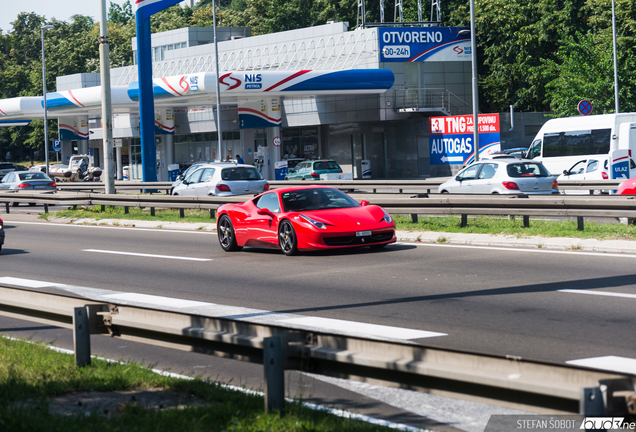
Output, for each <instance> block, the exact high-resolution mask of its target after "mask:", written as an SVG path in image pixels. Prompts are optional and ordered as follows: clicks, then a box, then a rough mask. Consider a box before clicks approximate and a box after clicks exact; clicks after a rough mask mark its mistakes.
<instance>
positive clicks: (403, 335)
mask: <svg viewBox="0 0 636 432" xmlns="http://www.w3.org/2000/svg"><path fill="white" fill-rule="evenodd" d="M278 322H280V323H288V324H297V325H303V326H309V327H318V328H320V329H323V330H339V331H347V332H352V333H361V334H365V335H370V336H380V337H386V338H393V339H405V340H409V339H421V338H429V337H437V336H447V334H446V333H436V332H431V331H424V330H414V329H408V328H402V327H391V326H384V325H377V324H367V323H360V322H355V321H345V320H339V319H332V318H320V317H300V318H291V319H286V320H281V321H278Z"/></svg>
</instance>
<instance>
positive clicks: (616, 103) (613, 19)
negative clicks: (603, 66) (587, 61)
mask: <svg viewBox="0 0 636 432" xmlns="http://www.w3.org/2000/svg"><path fill="white" fill-rule="evenodd" d="M612 44H613V45H614V107H615V109H616V114H618V113H619V105H618V62H617V60H616V13H615V10H614V0H612Z"/></svg>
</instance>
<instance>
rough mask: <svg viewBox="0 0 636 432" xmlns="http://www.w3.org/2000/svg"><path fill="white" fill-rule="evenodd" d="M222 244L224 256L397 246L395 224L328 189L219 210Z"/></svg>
mask: <svg viewBox="0 0 636 432" xmlns="http://www.w3.org/2000/svg"><path fill="white" fill-rule="evenodd" d="M217 221H218V222H217V233H218V238H219V244H220V245H221V248H223V250H225V251H226V252H230V251H237V250H241V249H242V248H243V247H244V246H256V247H266V248H274V249H281V250H282V251H283V253H284V254H285V255H296V254H297V253H299V252H302V251H312V250H323V249H337V248H349V247H362V246H370V247H371V248H376V249H379V248H383V247H384V246H386V245H387V244H389V243H394V242H395V241H396V239H395V223H394V222H393V219H392V218H391V216H390V215H389V214H388V213H387V212H386V211H385V210H384V209H383V208H382V207H379V206H377V205H369V203H368V202H367V201H362V202H361V204H358V202H357V201H356V200H354V199H353V198H351V197H350V196H349V195H347V194H345V193H344V192H342V191H340V190H339V189H336V188H333V187H328V186H296V187H287V188H280V189H276V190H273V191H269V192H266V193H263V194H261V195H258V196H257V197H255V198H253V199H251V200H249V201H246V202H244V203H240V204H223V205H222V206H221V207H219V209H218V216H217Z"/></svg>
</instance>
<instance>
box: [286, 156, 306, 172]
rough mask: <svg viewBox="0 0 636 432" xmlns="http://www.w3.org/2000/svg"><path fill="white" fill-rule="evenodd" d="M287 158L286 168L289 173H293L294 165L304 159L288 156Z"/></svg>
mask: <svg viewBox="0 0 636 432" xmlns="http://www.w3.org/2000/svg"><path fill="white" fill-rule="evenodd" d="M286 160H287V170H288V172H289V173H293V172H295V171H296V167H297V166H298V164H299V163H301V162H303V161H304V160H305V159H303V158H289V159H286Z"/></svg>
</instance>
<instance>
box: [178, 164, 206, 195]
mask: <svg viewBox="0 0 636 432" xmlns="http://www.w3.org/2000/svg"><path fill="white" fill-rule="evenodd" d="M202 174H203V168H199V169H198V170H196V171H194V172H193V173H192V174H190V175H189V176H188V177H187V178H186V179H185V180H184V181H183V185H185V187H184V188H183V189H180V190H179V195H183V196H194V188H195V186H196V184H197V183H199V180H200V179H201V175H202Z"/></svg>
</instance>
